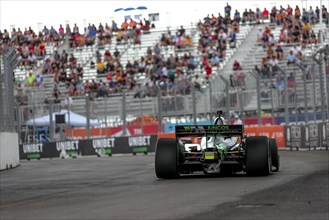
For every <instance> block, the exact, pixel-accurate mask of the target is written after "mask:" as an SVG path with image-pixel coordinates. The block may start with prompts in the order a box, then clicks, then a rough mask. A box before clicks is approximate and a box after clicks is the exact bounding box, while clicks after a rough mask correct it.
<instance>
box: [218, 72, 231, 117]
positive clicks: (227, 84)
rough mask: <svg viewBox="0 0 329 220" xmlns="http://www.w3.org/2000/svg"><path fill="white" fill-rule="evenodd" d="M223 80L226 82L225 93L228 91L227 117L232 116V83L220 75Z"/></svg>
mask: <svg viewBox="0 0 329 220" xmlns="http://www.w3.org/2000/svg"><path fill="white" fill-rule="evenodd" d="M219 77H220V78H221V79H222V80H223V82H224V83H225V93H226V117H227V118H229V117H230V109H231V96H230V84H229V82H228V80H227V79H225V78H224V77H223V76H221V75H220V76H219Z"/></svg>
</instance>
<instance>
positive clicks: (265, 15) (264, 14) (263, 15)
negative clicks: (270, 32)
mask: <svg viewBox="0 0 329 220" xmlns="http://www.w3.org/2000/svg"><path fill="white" fill-rule="evenodd" d="M268 14H269V12H268V10H267V9H266V8H264V11H263V12H262V17H263V19H267V18H268Z"/></svg>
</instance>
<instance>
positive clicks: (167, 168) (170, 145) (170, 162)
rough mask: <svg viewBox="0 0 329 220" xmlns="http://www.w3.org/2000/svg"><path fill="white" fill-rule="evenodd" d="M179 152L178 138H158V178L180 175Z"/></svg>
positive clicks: (156, 162)
mask: <svg viewBox="0 0 329 220" xmlns="http://www.w3.org/2000/svg"><path fill="white" fill-rule="evenodd" d="M178 168H179V152H178V147H177V142H176V139H172V138H161V139H158V142H157V144H156V150H155V174H156V176H157V177H158V178H164V179H173V178H177V177H179V169H178Z"/></svg>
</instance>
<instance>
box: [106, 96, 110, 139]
mask: <svg viewBox="0 0 329 220" xmlns="http://www.w3.org/2000/svg"><path fill="white" fill-rule="evenodd" d="M107 98H108V97H107V96H106V97H105V136H106V137H108V135H109V134H108V129H107Z"/></svg>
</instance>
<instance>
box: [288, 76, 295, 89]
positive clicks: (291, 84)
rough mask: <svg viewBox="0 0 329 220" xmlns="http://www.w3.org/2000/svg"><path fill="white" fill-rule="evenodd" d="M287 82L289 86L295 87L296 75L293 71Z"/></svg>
mask: <svg viewBox="0 0 329 220" xmlns="http://www.w3.org/2000/svg"><path fill="white" fill-rule="evenodd" d="M287 83H288V87H289V88H293V87H294V86H295V77H294V74H293V73H290V74H289V76H288V78H287Z"/></svg>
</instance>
